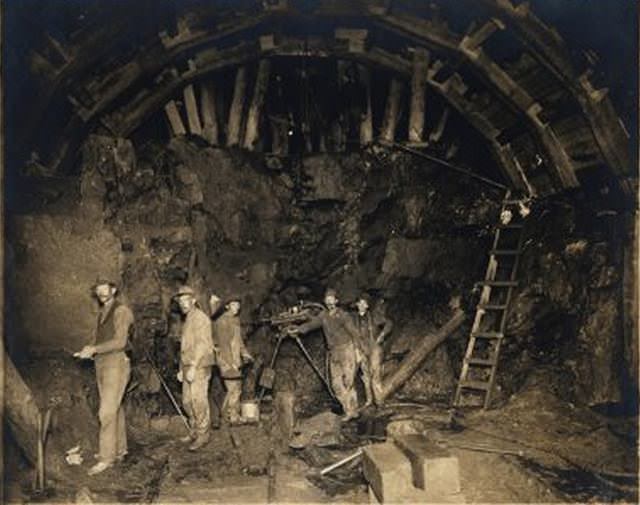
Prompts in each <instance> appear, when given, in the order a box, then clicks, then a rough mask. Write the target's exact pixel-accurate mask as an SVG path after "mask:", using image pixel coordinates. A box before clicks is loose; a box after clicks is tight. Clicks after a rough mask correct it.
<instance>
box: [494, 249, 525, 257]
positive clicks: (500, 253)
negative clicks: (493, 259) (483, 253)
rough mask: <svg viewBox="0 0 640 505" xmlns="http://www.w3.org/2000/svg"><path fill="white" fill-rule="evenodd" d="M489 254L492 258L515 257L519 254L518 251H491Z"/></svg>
mask: <svg viewBox="0 0 640 505" xmlns="http://www.w3.org/2000/svg"><path fill="white" fill-rule="evenodd" d="M489 254H492V255H494V256H496V255H499V256H516V255H518V254H520V249H491V251H490V252H489Z"/></svg>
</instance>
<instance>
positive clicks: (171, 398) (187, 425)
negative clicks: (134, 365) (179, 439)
mask: <svg viewBox="0 0 640 505" xmlns="http://www.w3.org/2000/svg"><path fill="white" fill-rule="evenodd" d="M144 354H145V356H146V357H147V361H148V362H149V365H151V368H152V369H153V371H154V372H155V373H156V375H157V376H158V379H159V380H160V384H162V387H163V388H164V390H165V392H166V393H167V396H168V397H169V400H171V403H172V404H173V407H174V408H175V409H176V411H177V412H178V414H179V415H180V418H181V419H182V422H183V423H184V425H185V426H186V427H187V431H188V432H189V433H190V432H191V427H190V426H189V421H187V418H186V417H185V416H184V414H183V413H182V410H181V409H180V406H179V405H178V402H177V401H176V399H175V398H174V397H173V393H171V390H170V389H169V386H167V383H166V382H165V381H164V379H163V378H162V375H161V374H160V371H159V370H158V369H157V368H156V366H155V364H154V363H153V359H151V356H150V355H149V351H147V350H146V349H145V350H144ZM183 380H185V378H184V377H183Z"/></svg>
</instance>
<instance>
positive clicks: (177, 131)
mask: <svg viewBox="0 0 640 505" xmlns="http://www.w3.org/2000/svg"><path fill="white" fill-rule="evenodd" d="M164 111H165V112H166V113H167V118H168V119H169V124H170V125H171V131H172V132H173V135H174V136H176V137H177V136H179V135H186V134H187V130H185V128H184V124H182V118H181V117H180V111H178V106H177V105H176V102H175V101H173V100H171V101H170V102H169V103H168V104H166V105H165V106H164Z"/></svg>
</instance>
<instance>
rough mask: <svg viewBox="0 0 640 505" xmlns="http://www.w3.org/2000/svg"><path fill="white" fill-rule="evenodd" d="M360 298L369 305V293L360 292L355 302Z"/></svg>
mask: <svg viewBox="0 0 640 505" xmlns="http://www.w3.org/2000/svg"><path fill="white" fill-rule="evenodd" d="M360 300H363V301H365V302H367V305H369V306H371V296H370V295H369V293H360V295H359V296H358V299H357V300H356V303H357V302H359V301H360Z"/></svg>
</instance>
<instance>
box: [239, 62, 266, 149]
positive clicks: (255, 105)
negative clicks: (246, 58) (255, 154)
mask: <svg viewBox="0 0 640 505" xmlns="http://www.w3.org/2000/svg"><path fill="white" fill-rule="evenodd" d="M270 70H271V62H270V61H269V60H268V59H263V60H260V64H259V65H258V76H257V77H256V84H255V86H254V88H253V97H252V98H251V105H250V106H249V113H248V115H247V128H246V130H245V134H244V147H245V148H246V149H249V150H253V149H254V148H255V144H256V141H257V140H258V135H259V131H258V127H259V125H260V114H261V113H262V107H263V105H264V98H265V95H266V93H267V88H268V87H269V75H270Z"/></svg>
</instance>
